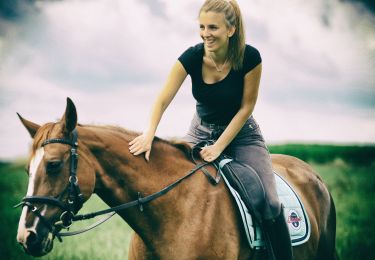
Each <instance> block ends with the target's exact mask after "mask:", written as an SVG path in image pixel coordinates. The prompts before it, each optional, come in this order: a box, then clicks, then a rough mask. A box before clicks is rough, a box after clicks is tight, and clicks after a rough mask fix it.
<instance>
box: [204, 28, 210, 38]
mask: <svg viewBox="0 0 375 260" xmlns="http://www.w3.org/2000/svg"><path fill="white" fill-rule="evenodd" d="M210 35H211V34H210V31H209V30H207V29H203V30H202V36H203V37H208V36H210Z"/></svg>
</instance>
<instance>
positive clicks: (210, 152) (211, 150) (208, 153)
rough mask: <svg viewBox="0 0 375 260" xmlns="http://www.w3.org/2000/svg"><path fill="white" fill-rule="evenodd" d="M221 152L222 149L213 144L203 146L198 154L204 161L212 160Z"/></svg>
mask: <svg viewBox="0 0 375 260" xmlns="http://www.w3.org/2000/svg"><path fill="white" fill-rule="evenodd" d="M222 152H223V151H222V149H220V148H219V147H217V146H216V145H215V144H213V145H208V146H205V147H203V148H202V150H201V151H200V155H201V157H202V159H203V160H205V161H206V162H212V161H214V160H215V159H216V158H218V157H219V156H220V154H221V153H222Z"/></svg>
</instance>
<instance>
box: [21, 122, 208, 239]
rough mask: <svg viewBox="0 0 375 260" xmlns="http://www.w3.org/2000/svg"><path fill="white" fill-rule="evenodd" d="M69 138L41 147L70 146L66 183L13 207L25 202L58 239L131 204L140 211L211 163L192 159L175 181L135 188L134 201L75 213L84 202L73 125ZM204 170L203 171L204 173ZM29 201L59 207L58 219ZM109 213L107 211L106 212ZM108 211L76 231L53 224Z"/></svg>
mask: <svg viewBox="0 0 375 260" xmlns="http://www.w3.org/2000/svg"><path fill="white" fill-rule="evenodd" d="M72 135H73V136H72V139H71V140H68V139H64V138H52V139H47V140H45V141H44V142H43V143H42V147H44V146H46V145H48V144H53V143H60V144H67V145H70V146H71V149H70V171H69V172H70V173H69V183H68V185H67V187H66V188H65V189H64V190H63V192H61V193H60V194H59V195H58V196H56V197H49V196H26V197H24V198H23V199H22V201H21V202H20V203H19V204H17V205H15V206H14V208H17V207H20V206H22V207H23V206H27V207H28V208H29V209H30V210H31V212H33V213H34V214H35V215H36V216H37V217H38V218H39V219H40V220H41V222H42V223H43V224H44V225H45V226H46V227H47V228H48V229H49V231H50V232H51V233H52V234H53V235H54V236H56V237H57V238H58V239H59V241H60V242H62V239H61V237H63V236H72V235H77V234H81V233H83V232H86V231H88V230H91V229H93V228H94V227H96V226H98V225H100V224H102V223H104V222H105V221H107V220H108V219H109V218H111V217H112V216H113V215H114V214H116V213H117V212H118V211H120V210H123V209H127V208H131V207H134V206H138V207H139V210H140V211H143V204H145V203H147V202H150V201H152V200H154V199H156V198H158V197H160V196H162V195H164V194H166V193H167V192H168V191H170V190H172V189H173V188H174V187H175V186H177V185H178V184H179V183H180V182H182V181H183V180H185V179H187V178H188V177H190V176H191V175H193V174H194V173H195V172H196V171H198V170H199V169H201V168H203V167H204V166H206V165H208V164H211V163H209V162H203V163H200V164H197V163H196V162H195V161H194V162H195V163H196V166H195V167H194V168H193V169H192V170H190V171H189V172H188V173H187V174H186V175H185V176H183V177H182V178H180V179H178V180H176V181H175V182H173V183H171V184H169V185H168V186H166V187H165V188H163V189H162V190H160V191H158V192H155V193H153V194H151V195H149V196H146V197H141V193H140V192H138V199H137V200H134V201H130V202H127V203H124V204H121V205H119V206H116V207H112V208H108V209H105V210H100V211H96V212H92V213H88V214H84V215H76V213H77V212H78V210H79V209H80V208H81V207H82V205H83V202H84V197H83V195H82V193H81V190H80V188H79V185H78V178H77V166H78V153H77V149H78V133H77V130H76V129H74V130H73V131H72ZM205 174H206V173H205ZM66 193H68V196H67V199H66V201H65V202H64V201H62V199H63V196H64V195H65V194H66ZM33 203H40V204H45V205H53V206H56V207H58V208H60V209H61V210H62V211H63V212H62V213H61V215H60V221H58V222H56V223H54V224H53V225H52V224H51V223H50V222H49V221H48V220H47V219H46V218H45V217H44V216H43V215H42V214H41V213H40V208H37V207H36V206H35V205H34V204H33ZM108 213H110V214H108ZM104 214H108V216H107V217H105V218H103V219H101V220H99V221H98V222H96V223H94V224H93V225H91V226H89V227H87V228H85V229H83V230H79V231H72V232H60V231H57V230H56V228H57V227H62V228H65V229H68V228H69V227H70V226H71V225H72V223H73V222H75V221H79V220H85V219H90V218H94V217H96V216H100V215H104Z"/></svg>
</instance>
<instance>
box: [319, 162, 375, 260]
mask: <svg viewBox="0 0 375 260" xmlns="http://www.w3.org/2000/svg"><path fill="white" fill-rule="evenodd" d="M313 167H314V168H315V169H316V171H317V172H319V173H320V175H321V176H322V178H323V179H324V181H325V182H326V183H327V184H328V187H329V190H330V192H331V194H332V196H333V199H334V201H335V205H336V216H337V232H336V236H337V238H336V245H337V252H338V255H339V256H340V259H375V253H374V250H373V246H374V245H375V222H374V220H373V216H374V215H375V200H374V191H375V164H374V163H373V164H372V165H369V166H353V165H350V164H346V163H344V162H343V161H342V160H336V161H335V162H333V163H329V164H323V165H321V164H320V165H319V164H313Z"/></svg>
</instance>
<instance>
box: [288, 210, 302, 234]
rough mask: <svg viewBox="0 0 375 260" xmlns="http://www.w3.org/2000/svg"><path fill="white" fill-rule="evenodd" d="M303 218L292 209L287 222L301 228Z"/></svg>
mask: <svg viewBox="0 0 375 260" xmlns="http://www.w3.org/2000/svg"><path fill="white" fill-rule="evenodd" d="M301 221H302V219H301V218H300V217H299V216H298V213H297V212H296V211H295V210H290V211H289V214H288V219H287V222H288V224H292V226H293V228H294V229H299V228H300V227H301V225H300V222H301Z"/></svg>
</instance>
